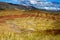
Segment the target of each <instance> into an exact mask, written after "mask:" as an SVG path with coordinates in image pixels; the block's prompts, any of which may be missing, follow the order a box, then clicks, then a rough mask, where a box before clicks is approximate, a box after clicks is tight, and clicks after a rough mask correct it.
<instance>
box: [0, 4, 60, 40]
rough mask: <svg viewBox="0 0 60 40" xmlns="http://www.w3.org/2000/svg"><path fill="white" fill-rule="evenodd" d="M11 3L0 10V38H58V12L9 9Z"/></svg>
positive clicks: (58, 39)
mask: <svg viewBox="0 0 60 40" xmlns="http://www.w3.org/2000/svg"><path fill="white" fill-rule="evenodd" d="M3 4H5V3H3ZM7 5H9V4H7ZM11 5H12V4H10V5H9V6H6V7H7V9H6V10H2V11H0V40H60V12H46V11H40V10H36V9H35V10H28V11H21V10H15V9H14V10H9V7H11ZM4 6H5V5H4ZM14 7H15V6H14ZM14 7H13V6H12V8H14ZM0 8H1V7H0ZM12 8H10V9H12ZM24 8H25V7H24ZM4 9H5V8H4Z"/></svg>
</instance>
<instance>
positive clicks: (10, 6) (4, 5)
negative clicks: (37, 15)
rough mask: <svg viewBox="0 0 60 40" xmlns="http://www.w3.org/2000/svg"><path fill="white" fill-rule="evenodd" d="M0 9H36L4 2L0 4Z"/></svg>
mask: <svg viewBox="0 0 60 40" xmlns="http://www.w3.org/2000/svg"><path fill="white" fill-rule="evenodd" d="M0 9H1V10H4V9H9V10H33V9H36V8H34V7H32V6H24V5H19V4H12V3H6V2H0Z"/></svg>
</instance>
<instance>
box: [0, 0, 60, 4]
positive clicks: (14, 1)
mask: <svg viewBox="0 0 60 40" xmlns="http://www.w3.org/2000/svg"><path fill="white" fill-rule="evenodd" d="M20 1H23V0H0V2H9V3H14V4H19V3H20ZM24 1H26V0H24ZM46 1H53V2H60V0H46Z"/></svg>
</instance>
